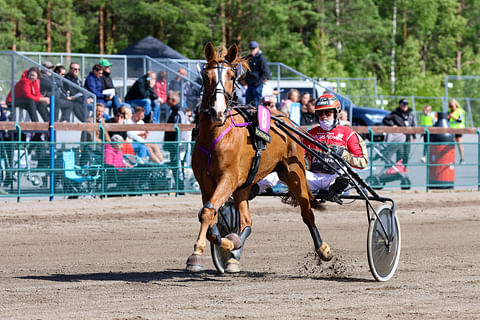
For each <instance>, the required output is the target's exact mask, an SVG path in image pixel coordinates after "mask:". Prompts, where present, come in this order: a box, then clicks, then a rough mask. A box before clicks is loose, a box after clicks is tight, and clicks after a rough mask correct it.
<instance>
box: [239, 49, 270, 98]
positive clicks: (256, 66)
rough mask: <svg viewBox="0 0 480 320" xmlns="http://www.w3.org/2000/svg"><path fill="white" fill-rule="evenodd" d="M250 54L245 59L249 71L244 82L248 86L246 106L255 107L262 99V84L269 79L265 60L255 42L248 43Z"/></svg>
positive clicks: (268, 70)
mask: <svg viewBox="0 0 480 320" xmlns="http://www.w3.org/2000/svg"><path fill="white" fill-rule="evenodd" d="M248 47H249V48H250V54H249V55H248V56H247V57H246V59H247V60H248V64H249V66H250V70H249V71H247V73H246V75H245V82H246V83H247V85H248V88H247V92H246V100H247V104H253V105H254V106H257V105H258V104H259V102H260V99H261V98H262V90H263V84H264V82H265V81H266V80H267V79H268V78H269V77H270V69H269V68H268V64H267V59H266V58H265V55H264V54H263V52H262V51H261V50H260V48H259V47H258V43H257V42H256V41H250V44H249V45H248Z"/></svg>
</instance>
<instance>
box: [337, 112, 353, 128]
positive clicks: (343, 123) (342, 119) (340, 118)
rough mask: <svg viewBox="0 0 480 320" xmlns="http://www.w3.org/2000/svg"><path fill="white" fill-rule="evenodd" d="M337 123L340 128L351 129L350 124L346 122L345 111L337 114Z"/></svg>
mask: <svg viewBox="0 0 480 320" xmlns="http://www.w3.org/2000/svg"><path fill="white" fill-rule="evenodd" d="M338 121H339V124H340V125H341V126H346V127H351V126H352V124H351V123H350V121H348V113H347V111H345V110H342V111H340V113H339V114H338Z"/></svg>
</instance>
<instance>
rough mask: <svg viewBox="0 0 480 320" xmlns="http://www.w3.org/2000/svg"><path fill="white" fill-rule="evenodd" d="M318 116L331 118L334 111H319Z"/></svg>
mask: <svg viewBox="0 0 480 320" xmlns="http://www.w3.org/2000/svg"><path fill="white" fill-rule="evenodd" d="M315 113H316V114H317V116H323V115H326V116H327V117H330V116H331V115H332V114H333V110H319V111H316V112H315Z"/></svg>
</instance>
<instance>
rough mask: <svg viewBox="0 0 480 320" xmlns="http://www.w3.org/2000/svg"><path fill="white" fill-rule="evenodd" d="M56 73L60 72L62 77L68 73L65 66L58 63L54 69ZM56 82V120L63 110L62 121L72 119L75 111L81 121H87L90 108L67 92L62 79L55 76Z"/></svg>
mask: <svg viewBox="0 0 480 320" xmlns="http://www.w3.org/2000/svg"><path fill="white" fill-rule="evenodd" d="M53 72H55V73H56V74H58V75H59V76H61V77H64V76H65V74H66V70H65V67H64V66H62V65H58V66H56V67H55V69H54V70H53ZM53 79H54V82H55V88H56V93H55V105H56V108H55V120H57V119H58V116H59V113H60V111H62V115H61V117H60V121H66V122H68V121H70V117H71V114H72V111H73V113H74V114H75V116H76V117H77V118H78V120H80V121H81V122H85V121H87V117H88V110H87V108H86V107H85V106H84V105H83V104H82V103H80V102H79V101H78V100H77V101H75V100H74V98H73V97H71V96H69V95H68V94H67V92H65V90H64V85H63V83H62V82H61V81H60V79H58V78H56V77H53Z"/></svg>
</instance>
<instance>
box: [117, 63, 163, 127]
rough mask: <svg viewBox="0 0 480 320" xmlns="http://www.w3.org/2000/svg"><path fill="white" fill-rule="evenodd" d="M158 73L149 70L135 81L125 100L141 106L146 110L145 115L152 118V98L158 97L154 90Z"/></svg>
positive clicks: (132, 104)
mask: <svg viewBox="0 0 480 320" xmlns="http://www.w3.org/2000/svg"><path fill="white" fill-rule="evenodd" d="M155 80H156V75H155V73H154V72H153V71H148V72H147V73H146V74H145V75H143V76H141V77H140V78H138V79H137V81H135V83H134V84H133V86H132V87H131V88H130V90H128V92H127V95H126V96H125V102H126V103H128V104H130V105H131V106H140V107H142V108H143V109H144V111H145V116H146V117H148V119H149V120H150V119H151V111H152V100H155V99H157V98H158V97H157V95H156V94H155V92H154V91H153V86H154V85H155ZM147 122H149V121H147Z"/></svg>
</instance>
